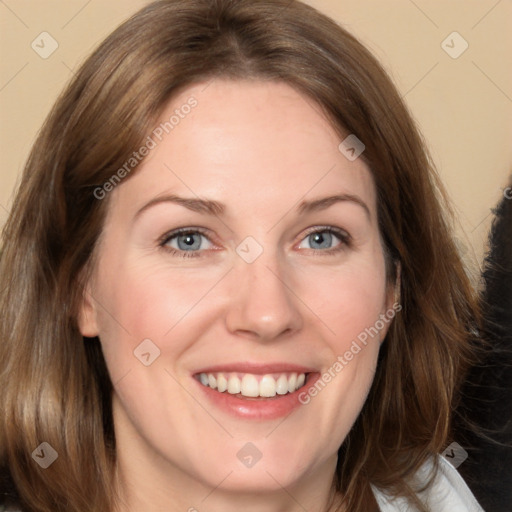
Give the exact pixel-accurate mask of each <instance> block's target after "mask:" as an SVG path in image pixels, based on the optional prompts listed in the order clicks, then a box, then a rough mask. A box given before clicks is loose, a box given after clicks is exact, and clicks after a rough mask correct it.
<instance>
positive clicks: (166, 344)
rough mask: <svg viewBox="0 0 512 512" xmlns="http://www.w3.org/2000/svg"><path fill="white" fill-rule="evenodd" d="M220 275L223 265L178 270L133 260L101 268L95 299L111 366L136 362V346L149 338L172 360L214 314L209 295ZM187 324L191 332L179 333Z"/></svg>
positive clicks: (123, 367) (124, 366) (118, 368)
mask: <svg viewBox="0 0 512 512" xmlns="http://www.w3.org/2000/svg"><path fill="white" fill-rule="evenodd" d="M118 261H121V260H118ZM113 268H115V272H114V271H113V270H112V269H113ZM221 276H222V274H220V273H219V271H214V272H211V271H210V272H204V271H197V270H195V271H194V270H192V269H190V271H183V270H181V271H178V270H176V269H172V268H171V269H169V268H164V267H162V265H147V264H144V263H139V262H133V261H130V260H127V261H126V262H121V263H120V264H118V265H115V266H112V265H107V264H105V266H104V267H103V268H102V269H101V270H100V272H99V279H98V281H97V283H98V286H97V296H98V297H97V301H96V302H97V306H98V307H97V312H98V324H99V331H100V339H101V341H102V346H103V350H104V353H105V358H106V359H107V364H109V368H111V369H112V370H114V369H115V371H116V372H117V373H119V372H122V371H123V370H124V371H125V372H126V371H127V368H128V369H129V368H130V367H131V366H132V365H133V364H134V361H135V360H134V356H135V354H134V351H137V349H138V347H139V345H140V344H141V343H142V342H144V340H148V339H149V340H151V342H152V343H153V344H154V345H155V347H156V348H154V349H153V350H154V351H156V352H158V351H160V352H161V353H162V354H164V353H165V355H167V356H170V357H169V360H170V361H171V362H172V361H173V360H174V359H175V358H176V357H178V355H179V354H180V353H182V352H183V351H185V350H186V349H187V348H188V346H189V345H190V344H191V343H192V341H193V340H194V339H197V338H199V337H200V333H201V331H202V330H204V329H205V326H206V324H207V323H208V321H209V319H212V318H214V317H215V313H214V307H213V305H214V304H213V303H212V300H211V297H207V296H208V292H209V290H211V289H212V286H214V285H215V283H216V282H217V281H218V280H219V278H220V277H221ZM205 298H206V300H205ZM184 326H186V328H187V336H181V335H179V336H178V335H177V333H180V334H181V333H182V332H183V327H184ZM191 340H192V341H191ZM145 343H146V344H147V343H148V342H147V341H146V342H145ZM148 346H149V347H151V344H149V345H148ZM113 378H114V376H113Z"/></svg>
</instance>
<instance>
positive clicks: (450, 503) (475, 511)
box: [372, 455, 484, 512]
mask: <svg viewBox="0 0 512 512" xmlns="http://www.w3.org/2000/svg"><path fill="white" fill-rule="evenodd" d="M438 458H439V472H438V474H437V476H436V479H435V480H434V482H433V483H432V486H431V487H430V488H428V489H427V490H425V491H423V492H421V493H418V498H419V499H420V501H421V502H422V503H423V504H424V505H425V506H426V508H427V510H429V511H431V512H484V510H483V508H482V507H481V506H480V505H479V504H478V502H477V501H476V499H475V497H474V496H473V493H472V492H471V491H470V490H469V487H468V486H467V485H466V482H465V481H464V479H463V478H462V477H461V476H460V474H459V472H458V471H457V470H456V469H455V468H454V467H453V466H452V465H451V464H450V463H449V462H448V461H447V460H446V459H445V458H444V457H442V456H440V455H439V456H438ZM431 469H432V461H431V460H429V461H427V462H426V463H425V464H424V465H423V466H422V467H421V468H420V469H419V471H418V480H419V481H420V482H426V481H427V479H428V477H429V473H430V471H431ZM372 490H373V493H374V494H375V498H376V499H377V503H378V504H379V507H380V510H381V512H414V511H416V508H411V507H412V506H411V505H410V504H408V503H407V500H405V498H396V499H393V498H391V497H390V496H389V495H387V494H385V493H383V492H382V491H380V490H379V489H377V488H375V487H373V486H372Z"/></svg>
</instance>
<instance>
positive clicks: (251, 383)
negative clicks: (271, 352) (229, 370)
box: [240, 373, 260, 396]
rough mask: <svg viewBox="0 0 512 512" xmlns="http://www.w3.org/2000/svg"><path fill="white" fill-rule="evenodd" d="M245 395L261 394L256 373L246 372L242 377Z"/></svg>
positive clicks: (242, 391) (243, 393)
mask: <svg viewBox="0 0 512 512" xmlns="http://www.w3.org/2000/svg"><path fill="white" fill-rule="evenodd" d="M240 393H242V395H243V396H258V395H259V394H260V387H259V385H258V380H257V379H256V377H255V376H254V375H251V374H250V373H246V374H245V375H244V377H243V379H242V390H241V391H240Z"/></svg>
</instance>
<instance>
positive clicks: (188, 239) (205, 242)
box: [160, 229, 212, 257]
mask: <svg viewBox="0 0 512 512" xmlns="http://www.w3.org/2000/svg"><path fill="white" fill-rule="evenodd" d="M160 245H161V246H162V247H163V248H165V249H168V250H169V251H171V252H172V253H175V254H179V255H180V256H184V257H190V256H199V254H195V253H197V252H198V251H201V250H203V249H210V248H211V247H212V243H211V241H210V240H209V239H208V237H207V236H206V235H204V234H203V233H202V232H201V231H198V230H191V229H184V230H178V231H175V232H174V233H169V234H167V235H165V237H164V238H163V240H162V241H161V243H160ZM187 253H188V254H187Z"/></svg>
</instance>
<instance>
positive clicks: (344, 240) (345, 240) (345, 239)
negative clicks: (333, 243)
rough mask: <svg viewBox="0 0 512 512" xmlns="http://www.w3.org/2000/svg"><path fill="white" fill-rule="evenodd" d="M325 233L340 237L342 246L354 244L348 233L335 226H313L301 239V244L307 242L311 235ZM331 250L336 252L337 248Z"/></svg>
mask: <svg viewBox="0 0 512 512" xmlns="http://www.w3.org/2000/svg"><path fill="white" fill-rule="evenodd" d="M325 231H327V232H328V233H331V234H333V235H334V236H336V237H338V238H339V239H340V242H341V245H350V244H351V242H352V237H351V236H350V234H349V233H348V231H345V230H344V229H341V228H338V227H335V226H329V225H326V226H311V227H310V228H307V229H306V232H305V234H304V235H303V236H302V237H301V239H300V241H299V243H301V242H302V241H303V240H305V239H306V238H307V237H308V236H309V235H311V234H313V233H322V232H325ZM331 249H332V250H334V249H335V248H334V247H332V248H331ZM312 250H313V249H312ZM329 250H330V249H323V250H322V251H315V252H329Z"/></svg>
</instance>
